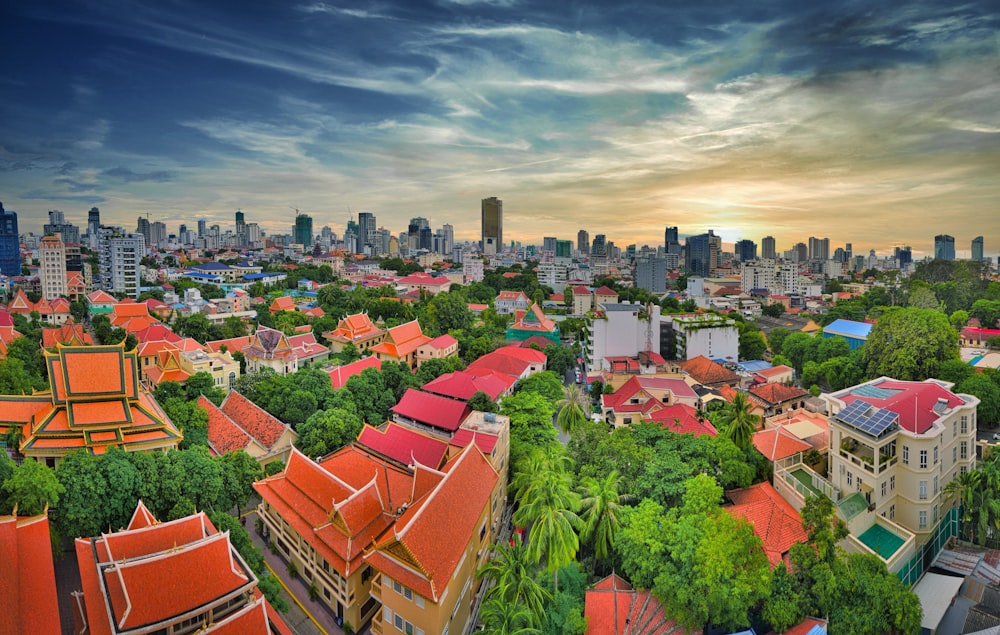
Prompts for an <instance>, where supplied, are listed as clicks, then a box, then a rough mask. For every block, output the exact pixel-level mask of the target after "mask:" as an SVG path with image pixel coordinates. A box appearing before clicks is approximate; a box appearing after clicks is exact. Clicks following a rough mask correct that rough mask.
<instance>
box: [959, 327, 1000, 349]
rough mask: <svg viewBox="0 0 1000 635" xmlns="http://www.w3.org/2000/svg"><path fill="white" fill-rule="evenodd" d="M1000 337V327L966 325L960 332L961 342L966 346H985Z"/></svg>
mask: <svg viewBox="0 0 1000 635" xmlns="http://www.w3.org/2000/svg"><path fill="white" fill-rule="evenodd" d="M998 337H1000V329H983V328H975V327H966V328H964V329H962V332H961V333H959V344H960V345H961V346H964V347H966V348H984V347H986V344H987V342H989V341H990V340H992V339H995V338H998Z"/></svg>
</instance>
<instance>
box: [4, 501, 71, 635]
mask: <svg viewBox="0 0 1000 635" xmlns="http://www.w3.org/2000/svg"><path fill="white" fill-rule="evenodd" d="M0 571H2V572H3V574H2V575H0V616H3V617H2V620H3V624H2V627H0V629H2V630H3V632H4V633H59V632H60V631H61V629H62V625H61V624H60V621H59V611H57V610H55V607H56V606H58V604H59V601H58V597H57V595H56V574H55V568H54V567H53V564H52V541H51V539H50V538H49V519H48V515H46V514H43V515H41V516H31V517H20V518H19V517H16V516H0Z"/></svg>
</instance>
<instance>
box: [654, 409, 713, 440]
mask: <svg viewBox="0 0 1000 635" xmlns="http://www.w3.org/2000/svg"><path fill="white" fill-rule="evenodd" d="M649 419H650V420H651V421H656V422H659V423H660V424H661V426H662V427H663V428H664V429H666V430H671V431H673V432H676V433H678V434H687V433H691V434H693V435H694V436H696V437H700V436H701V435H703V434H707V435H708V436H710V437H715V436H716V435H718V434H719V432H718V431H717V430H716V429H715V426H713V425H712V423H711V422H710V421H708V420H707V419H704V420H702V419H699V418H698V411H697V410H695V409H694V408H692V407H691V406H689V405H687V404H682V403H677V404H673V405H670V406H664V407H663V408H660V409H659V410H657V411H656V412H654V413H653V414H652V415H651V416H650V417H649Z"/></svg>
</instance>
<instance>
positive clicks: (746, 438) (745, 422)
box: [720, 392, 761, 449]
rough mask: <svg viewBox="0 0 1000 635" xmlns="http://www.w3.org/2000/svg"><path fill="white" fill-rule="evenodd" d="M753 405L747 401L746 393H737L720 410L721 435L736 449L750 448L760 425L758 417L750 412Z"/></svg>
mask: <svg viewBox="0 0 1000 635" xmlns="http://www.w3.org/2000/svg"><path fill="white" fill-rule="evenodd" d="M752 408H753V404H752V403H751V402H750V400H749V399H747V396H746V393H742V392H738V393H736V396H735V397H733V400H732V402H730V403H728V404H726V406H725V407H724V408H723V409H722V415H721V418H720V423H721V428H722V430H721V432H722V434H723V435H724V436H725V437H727V438H728V439H729V440H731V441H732V442H733V443H734V444H736V447H738V448H742V449H746V448H748V447H750V443H751V442H752V440H753V433H754V432H756V431H757V426H759V425H760V422H761V418H760V415H755V414H753V413H752V412H751V409H752Z"/></svg>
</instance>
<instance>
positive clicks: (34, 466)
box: [0, 459, 66, 516]
mask: <svg viewBox="0 0 1000 635" xmlns="http://www.w3.org/2000/svg"><path fill="white" fill-rule="evenodd" d="M65 491H66V490H65V488H64V487H63V486H62V484H61V483H60V482H59V480H58V479H57V478H56V475H55V473H54V472H53V471H52V470H51V469H49V468H48V467H47V466H46V465H45V464H44V463H40V462H39V461H35V460H34V459H27V460H25V461H24V463H21V465H18V466H17V467H16V468H14V472H13V473H12V474H11V475H10V478H8V479H7V480H6V481H4V483H3V485H2V487H0V492H2V493H3V494H4V496H5V497H6V506H7V507H8V508H14V507H16V508H17V515H18V516H37V515H39V514H41V513H42V512H44V511H45V507H46V506H50V507H55V506H56V505H57V504H59V497H60V496H61V495H62V494H63V492H65Z"/></svg>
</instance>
